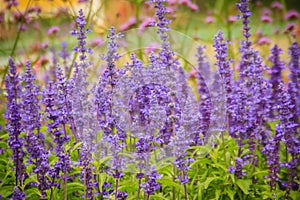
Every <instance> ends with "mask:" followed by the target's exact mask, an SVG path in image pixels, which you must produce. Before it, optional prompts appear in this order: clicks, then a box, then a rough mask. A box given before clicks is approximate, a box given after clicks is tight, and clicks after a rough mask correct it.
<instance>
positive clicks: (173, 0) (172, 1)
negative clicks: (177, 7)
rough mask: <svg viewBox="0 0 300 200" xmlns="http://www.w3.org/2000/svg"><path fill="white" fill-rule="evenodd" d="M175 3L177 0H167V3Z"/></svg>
mask: <svg viewBox="0 0 300 200" xmlns="http://www.w3.org/2000/svg"><path fill="white" fill-rule="evenodd" d="M175 3H177V0H169V5H174V4H175Z"/></svg>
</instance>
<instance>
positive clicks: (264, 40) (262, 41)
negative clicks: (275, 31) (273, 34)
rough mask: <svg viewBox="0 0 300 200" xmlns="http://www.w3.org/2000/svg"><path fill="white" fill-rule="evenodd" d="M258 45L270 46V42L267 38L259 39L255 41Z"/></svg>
mask: <svg viewBox="0 0 300 200" xmlns="http://www.w3.org/2000/svg"><path fill="white" fill-rule="evenodd" d="M257 44H258V45H264V44H271V40H270V39H269V38H267V37H265V36H264V37H261V38H259V40H258V41H257Z"/></svg>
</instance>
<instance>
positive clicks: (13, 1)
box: [3, 0, 19, 9]
mask: <svg viewBox="0 0 300 200" xmlns="http://www.w3.org/2000/svg"><path fill="white" fill-rule="evenodd" d="M3 1H4V2H5V3H7V4H6V8H7V9H11V8H12V7H17V6H18V5H19V2H18V1H17V0H3Z"/></svg>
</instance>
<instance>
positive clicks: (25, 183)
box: [24, 174, 38, 186]
mask: <svg viewBox="0 0 300 200" xmlns="http://www.w3.org/2000/svg"><path fill="white" fill-rule="evenodd" d="M30 182H34V183H37V182H38V180H37V175H36V174H34V175H32V176H29V177H28V178H27V179H26V180H25V181H24V186H26V185H27V184H28V183H30Z"/></svg>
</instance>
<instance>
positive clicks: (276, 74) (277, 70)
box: [269, 45, 284, 117]
mask: <svg viewBox="0 0 300 200" xmlns="http://www.w3.org/2000/svg"><path fill="white" fill-rule="evenodd" d="M271 53H272V55H271V56H270V61H271V62H272V63H273V66H272V67H271V77H270V81H269V82H270V84H271V102H270V104H271V108H272V109H271V112H272V113H271V117H272V116H273V117H274V115H275V114H276V113H275V112H276V110H277V109H276V105H278V104H279V90H278V87H279V85H280V83H281V82H282V74H281V71H282V70H283V69H284V63H283V61H281V60H280V54H281V53H282V50H281V49H280V48H279V47H278V46H277V45H275V46H274V47H273V48H272V49H271Z"/></svg>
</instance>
